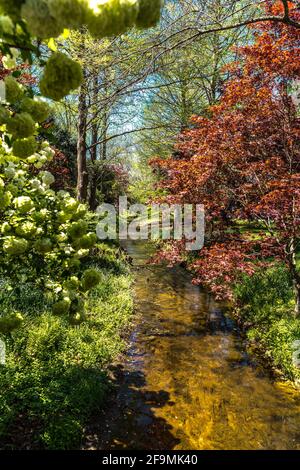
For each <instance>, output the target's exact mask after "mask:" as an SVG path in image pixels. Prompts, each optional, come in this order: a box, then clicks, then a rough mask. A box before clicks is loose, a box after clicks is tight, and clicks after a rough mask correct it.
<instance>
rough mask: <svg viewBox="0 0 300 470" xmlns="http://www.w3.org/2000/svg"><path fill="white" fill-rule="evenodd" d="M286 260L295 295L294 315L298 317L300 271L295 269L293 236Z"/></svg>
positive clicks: (299, 309)
mask: <svg viewBox="0 0 300 470" xmlns="http://www.w3.org/2000/svg"><path fill="white" fill-rule="evenodd" d="M288 262H289V268H290V273H291V276H292V281H293V289H294V295H295V310H294V316H295V318H300V273H299V272H298V270H297V264H296V249H295V240H294V238H292V240H291V242H290V250H289V259H288Z"/></svg>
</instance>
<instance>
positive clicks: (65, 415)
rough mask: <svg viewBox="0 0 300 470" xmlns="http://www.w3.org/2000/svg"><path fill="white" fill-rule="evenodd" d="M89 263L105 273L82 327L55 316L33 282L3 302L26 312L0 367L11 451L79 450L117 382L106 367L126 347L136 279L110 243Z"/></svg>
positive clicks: (0, 403) (1, 413)
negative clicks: (89, 423)
mask: <svg viewBox="0 0 300 470" xmlns="http://www.w3.org/2000/svg"><path fill="white" fill-rule="evenodd" d="M87 264H89V265H92V266H93V268H96V269H97V270H99V272H100V273H101V282H100V283H99V285H98V286H97V287H96V288H95V289H94V290H93V291H91V293H90V294H89V297H88V300H87V306H86V308H87V317H86V320H85V322H84V323H82V324H80V325H78V326H70V325H69V323H68V320H67V319H66V318H65V317H64V316H54V315H53V313H52V312H51V303H49V302H48V300H47V298H45V296H44V294H43V292H42V291H41V290H37V289H35V288H34V287H33V286H30V285H29V286H28V285H27V286H20V287H18V289H16V290H15V291H14V292H12V294H11V296H10V298H7V297H5V298H0V303H1V305H2V306H4V304H5V306H6V307H7V306H8V305H9V306H10V308H11V309H12V310H18V311H21V312H22V315H23V316H24V322H23V324H22V326H21V327H20V328H19V329H17V330H14V332H13V333H11V335H10V337H9V338H7V337H6V364H5V365H0V381H1V391H0V437H1V442H3V443H4V444H2V445H3V447H4V448H26V447H27V448H48V449H70V448H78V445H79V444H80V439H81V435H82V432H83V428H84V425H85V423H86V420H87V419H88V417H90V416H91V414H92V413H94V412H96V411H97V410H99V409H100V408H101V406H102V405H103V402H104V400H105V397H106V395H107V392H108V391H109V390H110V387H111V386H112V384H111V383H110V381H109V380H108V377H107V373H106V368H107V366H108V365H109V364H111V362H112V361H113V360H114V359H115V358H116V356H117V355H118V354H119V353H120V352H121V351H122V350H123V348H124V346H125V340H124V332H126V330H127V329H128V325H129V323H130V317H131V313H132V309H133V305H132V297H131V294H130V286H131V277H130V274H129V272H128V270H127V267H126V264H125V262H124V259H123V257H122V255H121V253H120V252H119V251H118V250H117V249H116V248H114V247H109V246H106V245H104V244H101V245H98V248H97V251H96V252H95V255H94V257H93V258H90V259H89V261H88V262H87ZM18 436H19V437H18ZM25 436H26V437H25ZM19 439H20V441H18V440H19Z"/></svg>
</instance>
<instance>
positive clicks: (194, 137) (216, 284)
mask: <svg viewBox="0 0 300 470" xmlns="http://www.w3.org/2000/svg"><path fill="white" fill-rule="evenodd" d="M279 4H280V2H269V1H267V2H266V8H267V9H269V11H270V10H272V12H273V13H275V12H276V11H277V10H278V8H280V5H279ZM293 4H294V2H290V7H292V6H293ZM292 13H293V15H294V18H295V19H296V20H297V21H299V19H300V11H299V10H296V9H295V10H294V11H292ZM256 28H257V26H256ZM299 58H300V31H299V30H297V29H296V28H294V27H292V26H287V25H283V24H276V25H274V24H271V23H270V24H266V23H265V24H264V25H262V26H261V27H260V26H259V27H258V28H257V30H256V32H255V42H254V44H253V45H251V46H247V47H243V48H241V49H240V50H239V60H238V61H237V62H235V63H234V64H231V66H230V70H231V73H232V78H231V80H230V81H229V82H228V84H227V87H226V89H225V91H224V95H223V97H222V99H221V100H220V103H219V104H217V105H216V106H213V107H211V108H210V113H211V117H210V118H205V117H201V116H195V117H193V123H194V128H193V129H192V130H189V131H186V132H185V133H184V134H183V135H181V137H180V141H179V143H178V150H179V151H180V153H181V155H182V159H180V160H174V159H172V158H170V159H168V160H160V159H156V160H154V161H153V162H152V164H153V165H154V166H155V167H156V168H159V169H160V170H161V171H162V174H163V175H164V178H163V182H162V184H163V187H164V188H167V189H168V190H169V196H168V197H167V200H169V201H170V202H181V203H202V204H205V207H206V221H207V248H205V249H204V250H202V252H201V253H199V260H198V261H196V262H195V263H193V269H194V270H195V272H196V278H195V282H202V283H204V284H206V285H208V286H209V287H210V288H211V289H212V290H213V291H214V292H215V293H216V294H217V295H218V296H223V297H227V298H230V296H231V286H232V282H233V281H235V280H236V279H237V277H238V276H239V275H240V273H242V272H246V273H248V274H251V272H252V270H253V266H254V264H253V261H254V260H256V259H259V258H263V257H264V256H273V257H275V258H276V257H277V258H280V259H281V260H283V261H284V262H285V263H286V264H287V266H288V267H289V269H290V271H291V274H292V276H293V278H294V281H295V283H296V284H298V286H299V289H300V275H299V273H297V270H296V266H295V259H294V258H295V252H296V249H297V242H299V237H300V120H299V117H298V115H297V111H296V108H295V105H294V103H293V101H292V99H291V97H290V96H289V87H290V85H291V83H292V81H293V80H296V79H299V78H300V61H299ZM237 220H243V221H248V222H253V221H255V222H256V224H257V225H259V228H260V229H261V232H260V234H259V238H258V239H257V240H256V241H255V243H254V242H251V243H250V244H249V242H250V241H251V237H250V234H249V233H246V232H244V233H243V234H242V233H241V231H240V230H239V229H238V228H237V225H236V221H237ZM229 233H230V236H228V234H229ZM236 240H239V241H238V242H237V241H236ZM176 256H177V255H176Z"/></svg>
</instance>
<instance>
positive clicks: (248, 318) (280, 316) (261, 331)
mask: <svg viewBox="0 0 300 470" xmlns="http://www.w3.org/2000/svg"><path fill="white" fill-rule="evenodd" d="M235 298H236V301H237V304H238V308H237V313H238V316H239V317H240V319H241V320H242V322H243V324H244V325H245V327H246V329H247V337H248V339H249V343H250V345H251V348H252V349H254V350H257V351H258V352H259V353H260V354H263V356H264V357H265V358H266V359H268V362H269V363H270V365H272V366H273V367H275V368H276V369H277V370H279V371H280V372H281V373H282V374H283V375H284V377H286V378H288V379H289V380H292V381H295V382H298V381H299V380H300V369H299V367H298V366H299V365H300V361H299V356H300V344H298V343H300V341H299V338H300V321H299V319H298V318H294V317H293V310H294V305H295V300H294V295H293V289H292V280H291V277H290V275H289V272H288V270H287V269H286V268H285V267H284V266H283V265H280V264H277V265H275V266H274V267H272V268H270V269H268V270H266V269H262V270H259V271H258V272H257V273H256V274H254V275H253V276H250V277H247V276H244V277H243V279H242V282H240V283H239V284H238V285H237V286H236V288H235Z"/></svg>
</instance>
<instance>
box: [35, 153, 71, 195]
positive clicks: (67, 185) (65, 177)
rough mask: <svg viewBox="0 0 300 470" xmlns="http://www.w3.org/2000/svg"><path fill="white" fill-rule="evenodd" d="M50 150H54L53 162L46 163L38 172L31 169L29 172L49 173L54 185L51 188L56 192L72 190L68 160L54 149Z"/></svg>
mask: <svg viewBox="0 0 300 470" xmlns="http://www.w3.org/2000/svg"><path fill="white" fill-rule="evenodd" d="M52 148H53V149H54V150H55V155H54V157H53V160H52V161H51V162H49V163H46V164H45V165H44V166H43V167H42V168H41V169H39V170H37V169H36V168H34V167H32V170H31V171H32V173H33V174H38V173H39V172H40V171H50V173H52V174H53V176H54V177H55V183H53V184H52V186H51V188H52V189H55V190H57V191H59V190H61V189H63V190H68V191H69V190H71V189H72V175H71V170H70V167H69V162H68V159H67V157H66V156H65V154H64V153H63V152H61V151H60V150H58V149H57V148H55V147H52Z"/></svg>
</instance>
